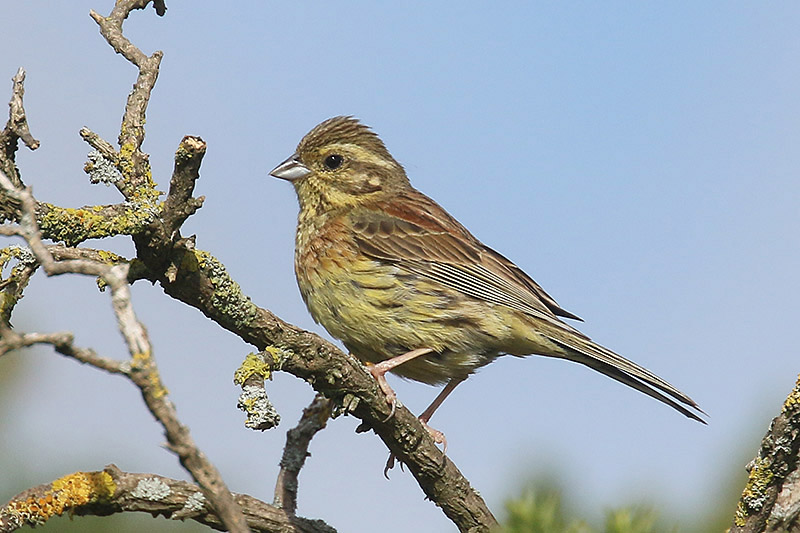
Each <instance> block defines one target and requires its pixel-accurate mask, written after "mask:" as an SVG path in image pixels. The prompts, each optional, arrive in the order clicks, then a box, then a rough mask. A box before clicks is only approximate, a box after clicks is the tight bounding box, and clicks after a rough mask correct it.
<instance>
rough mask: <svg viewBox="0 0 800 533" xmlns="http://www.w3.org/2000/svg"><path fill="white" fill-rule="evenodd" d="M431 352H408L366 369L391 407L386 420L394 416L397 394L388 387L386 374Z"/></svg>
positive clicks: (422, 350)
mask: <svg viewBox="0 0 800 533" xmlns="http://www.w3.org/2000/svg"><path fill="white" fill-rule="evenodd" d="M432 351H433V350H431V349H430V348H417V349H416V350H411V351H410V352H406V353H404V354H403V355H398V356H397V357H392V358H391V359H386V360H385V361H381V362H380V363H376V364H374V365H370V366H369V367H368V368H369V373H370V374H372V377H374V378H375V380H376V381H377V382H378V386H379V387H380V388H381V390H382V391H383V394H385V395H386V403H388V404H389V405H390V406H391V407H392V412H391V413H389V416H387V417H386V420H389V419H390V418H392V417H393V416H394V412H395V410H396V409H397V394H395V392H394V391H393V390H392V388H391V387H390V386H389V382H388V381H386V373H387V372H389V371H390V370H392V369H394V368H397V367H398V366H400V365H402V364H403V363H406V362H408V361H411V360H412V359H415V358H417V357H419V356H420V355H425V354H426V353H430V352H432ZM442 399H444V398H442ZM440 403H441V402H440ZM431 414H433V413H431ZM386 420H384V422H386Z"/></svg>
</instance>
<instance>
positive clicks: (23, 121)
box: [5, 67, 39, 150]
mask: <svg viewBox="0 0 800 533" xmlns="http://www.w3.org/2000/svg"><path fill="white" fill-rule="evenodd" d="M11 81H13V82H14V89H13V90H12V96H11V101H10V102H9V103H8V107H9V108H10V109H9V117H8V122H7V123H6V129H5V131H7V132H12V133H13V134H14V136H15V137H16V138H18V139H22V142H24V143H25V146H27V147H28V148H30V149H31V150H36V149H37V148H39V141H37V140H36V139H34V138H33V135H31V130H30V129H29V128H28V116H27V115H26V114H25V108H24V107H23V105H22V97H23V96H24V95H25V69H23V68H22V67H20V68H19V70H17V73H16V74H15V75H14V77H13V78H11ZM15 142H16V140H15Z"/></svg>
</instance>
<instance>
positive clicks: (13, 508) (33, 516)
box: [2, 472, 116, 526]
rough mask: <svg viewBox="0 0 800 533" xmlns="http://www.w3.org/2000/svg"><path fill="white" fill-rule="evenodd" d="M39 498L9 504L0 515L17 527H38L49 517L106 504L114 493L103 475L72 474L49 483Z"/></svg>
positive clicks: (110, 478) (88, 473) (105, 474)
mask: <svg viewBox="0 0 800 533" xmlns="http://www.w3.org/2000/svg"><path fill="white" fill-rule="evenodd" d="M50 487H51V488H50V489H49V490H47V491H46V492H45V493H44V494H43V495H42V496H39V497H34V496H30V497H28V498H27V499H25V500H14V501H12V502H10V503H9V504H8V505H7V506H6V508H5V509H3V510H2V512H3V514H6V515H8V516H9V517H11V519H12V520H15V521H17V522H19V523H20V524H28V525H30V526H36V525H42V524H44V523H45V522H47V520H49V519H50V518H51V517H53V516H58V515H61V514H63V513H64V512H65V511H74V510H75V509H77V508H79V507H81V506H84V505H88V504H93V503H99V502H108V501H110V500H111V498H112V497H113V495H114V492H115V491H116V484H115V483H114V479H113V478H112V477H111V475H110V474H108V473H107V472H75V473H74V474H70V475H68V476H64V477H62V478H60V479H57V480H55V481H53V483H52V484H51V486H50Z"/></svg>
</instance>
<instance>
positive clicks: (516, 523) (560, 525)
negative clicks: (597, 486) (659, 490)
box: [501, 483, 680, 533]
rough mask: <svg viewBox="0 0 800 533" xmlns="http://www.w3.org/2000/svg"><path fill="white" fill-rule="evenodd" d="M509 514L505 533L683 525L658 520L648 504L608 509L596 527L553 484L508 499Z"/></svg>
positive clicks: (613, 531)
mask: <svg viewBox="0 0 800 533" xmlns="http://www.w3.org/2000/svg"><path fill="white" fill-rule="evenodd" d="M506 512H507V518H506V520H505V523H504V525H503V528H502V529H501V532H502V533H673V532H675V533H677V532H678V531H680V529H679V528H678V527H677V526H675V525H673V526H667V525H664V524H662V523H660V521H659V520H658V513H656V512H655V511H654V510H653V509H651V508H649V507H646V506H641V505H639V506H630V507H625V508H620V509H614V510H611V511H608V512H606V519H605V523H604V524H603V525H602V526H601V527H594V526H592V525H590V524H589V522H588V521H587V520H585V519H583V518H581V517H579V516H576V515H577V513H576V512H575V511H574V510H573V509H571V508H569V507H567V506H566V505H565V503H564V496H563V494H562V491H561V490H560V489H559V488H557V487H556V486H554V485H552V484H547V483H545V484H538V485H537V484H534V485H529V486H527V487H526V488H524V489H523V491H522V494H521V495H520V496H519V497H517V498H513V499H511V500H509V501H508V502H506Z"/></svg>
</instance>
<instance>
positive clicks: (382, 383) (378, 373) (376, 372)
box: [368, 361, 397, 422]
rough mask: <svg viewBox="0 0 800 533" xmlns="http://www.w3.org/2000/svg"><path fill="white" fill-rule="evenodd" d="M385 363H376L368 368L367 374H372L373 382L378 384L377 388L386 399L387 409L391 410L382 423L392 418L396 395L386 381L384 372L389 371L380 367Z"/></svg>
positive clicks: (395, 407)
mask: <svg viewBox="0 0 800 533" xmlns="http://www.w3.org/2000/svg"><path fill="white" fill-rule="evenodd" d="M385 362H386V361H383V362H381V363H378V364H377V365H369V366H368V368H369V373H370V374H372V377H374V378H375V381H377V382H378V387H379V388H380V389H381V392H383V395H384V396H385V397H386V403H388V404H389V407H391V408H392V410H391V411H390V412H389V416H387V417H386V418H385V419H384V420H383V421H384V422H386V421H387V420H389V419H390V418H392V417H393V416H394V413H395V411H396V410H397V393H395V392H394V389H392V387H391V386H389V382H388V381H386V372H388V371H389V370H388V369H385V368H384V367H383V366H381V365H383V363H385Z"/></svg>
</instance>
